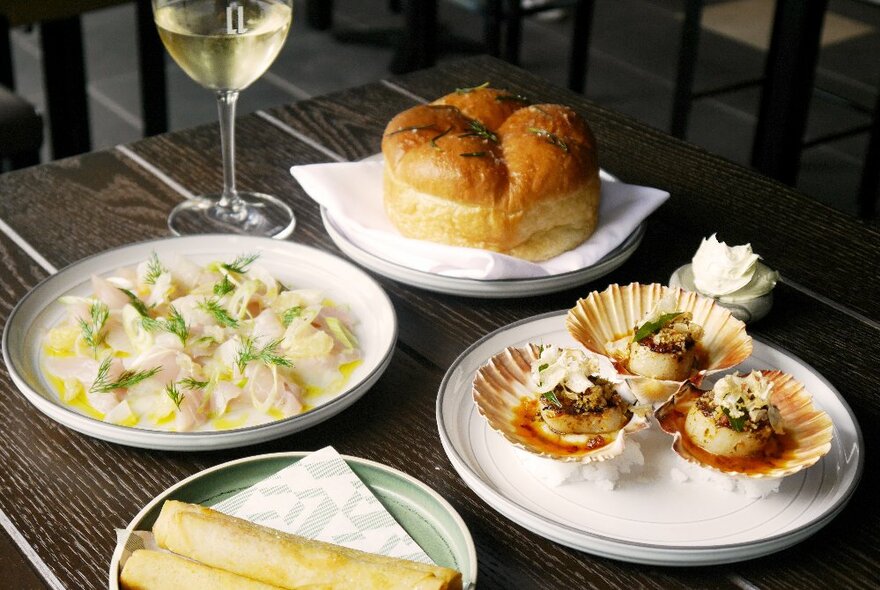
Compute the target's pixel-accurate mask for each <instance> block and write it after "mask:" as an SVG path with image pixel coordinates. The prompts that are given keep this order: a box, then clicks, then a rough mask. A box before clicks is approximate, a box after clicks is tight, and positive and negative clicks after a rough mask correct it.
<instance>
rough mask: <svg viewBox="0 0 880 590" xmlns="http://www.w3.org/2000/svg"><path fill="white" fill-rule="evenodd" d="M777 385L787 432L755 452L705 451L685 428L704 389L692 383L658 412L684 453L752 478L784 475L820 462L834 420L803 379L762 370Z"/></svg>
mask: <svg viewBox="0 0 880 590" xmlns="http://www.w3.org/2000/svg"><path fill="white" fill-rule="evenodd" d="M761 373H762V374H763V376H764V378H765V379H766V380H767V381H769V382H770V383H771V385H772V390H771V392H770V403H771V404H773V405H774V406H776V408H777V409H778V410H779V417H780V418H781V422H782V425H783V428H784V434H781V435H780V434H774V435H773V438H771V440H770V441H768V443H767V445H766V447H765V450H764V452H763V453H761V454H758V455H754V456H750V457H723V456H720V455H715V454H712V453H709V452H707V451H705V450H704V449H702V448H700V447H699V446H697V444H696V443H695V442H694V441H692V440H691V438H690V436H689V435H688V433H687V431H686V430H685V421H686V418H687V414H688V412H689V411H690V408H691V406H692V405H693V403H694V402H695V400H696V399H697V398H698V397H699V396H700V395H701V394H702V393H703V391H702V390H700V389H697V388H696V387H694V386H693V385H692V384H691V383H685V384H683V385H682V387H681V389H680V390H679V391H677V392H676V393H675V395H673V396H672V398H671V399H670V400H669V401H667V402H666V403H665V404H663V405H662V406H660V408H658V409H657V411H656V412H655V414H654V415H655V417H656V419H657V422H658V423H659V424H660V428H662V429H663V430H664V431H665V432H668V433H669V434H671V435H673V436H674V440H673V443H672V449H673V450H674V451H675V452H676V453H677V454H678V455H679V456H680V457H682V458H683V459H685V460H686V461H688V462H690V463H695V464H697V465H700V466H701V467H706V468H709V469H712V470H714V471H719V472H721V473H725V474H727V475H734V476H747V477H751V478H779V477H785V476H788V475H792V474H794V473H797V472H798V471H800V470H801V469H806V468H807V467H810V466H812V465H813V464H815V463H816V462H817V461H818V460H819V459H821V458H822V457H823V456H824V455H825V454H827V453H828V451H829V450H831V438H832V436H833V430H834V425H833V424H832V422H831V418H830V417H829V416H828V414H826V413H825V412H823V411H822V410H819V409H817V408H815V407H814V406H813V401H812V396H811V395H810V394H809V393H808V392H807V391H806V390H805V389H804V386H803V384H802V383H800V382H799V381H797V380H796V379H794V378H793V377H792V376H791V375H789V374H787V373H783V372H781V371H761Z"/></svg>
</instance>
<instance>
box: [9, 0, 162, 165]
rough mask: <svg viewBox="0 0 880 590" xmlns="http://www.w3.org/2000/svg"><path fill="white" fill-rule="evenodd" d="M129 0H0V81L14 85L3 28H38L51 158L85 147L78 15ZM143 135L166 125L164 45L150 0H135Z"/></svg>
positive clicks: (87, 141)
mask: <svg viewBox="0 0 880 590" xmlns="http://www.w3.org/2000/svg"><path fill="white" fill-rule="evenodd" d="M131 1H132V0H0V84H3V85H5V86H7V87H8V88H11V89H14V88H15V80H14V73H13V68H12V59H11V55H12V48H11V44H10V39H9V28H10V27H15V26H20V25H36V26H38V27H39V29H40V48H41V50H42V60H43V63H42V67H43V80H44V88H45V94H46V110H47V114H48V117H49V125H50V130H51V131H50V137H51V146H52V157H53V158H62V157H65V156H71V155H74V154H79V153H82V152H87V151H89V150H90V149H91V145H92V144H91V133H90V130H89V109H88V99H87V95H86V70H85V62H84V58H83V39H82V25H81V22H80V15H81V14H83V13H85V12H88V11H91V10H97V9H100V8H106V7H108V6H113V5H116V4H120V3H124V2H131ZM136 4H137V15H138V16H137V35H138V53H139V59H140V90H141V111H142V115H143V128H144V135H153V134H156V133H162V132H164V131H166V130H167V129H168V114H167V96H166V95H167V91H166V84H165V50H164V48H163V47H162V44H161V41H160V40H159V36H158V33H157V32H156V27H155V25H154V24H153V15H152V8H151V5H150V0H136Z"/></svg>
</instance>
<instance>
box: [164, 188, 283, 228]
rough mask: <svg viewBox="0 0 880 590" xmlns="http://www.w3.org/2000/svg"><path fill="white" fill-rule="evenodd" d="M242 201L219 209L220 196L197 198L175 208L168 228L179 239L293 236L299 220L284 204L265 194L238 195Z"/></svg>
mask: <svg viewBox="0 0 880 590" xmlns="http://www.w3.org/2000/svg"><path fill="white" fill-rule="evenodd" d="M238 196H239V197H240V198H241V200H242V201H243V202H241V203H239V204H237V206H236V207H220V206H219V205H218V202H219V201H220V196H219V195H207V196H204V197H195V198H192V199H187V200H186V201H184V202H182V203H181V204H179V205H178V206H177V207H175V208H174V209H173V210H172V211H171V214H170V215H169V216H168V229H170V230H171V233H173V234H174V235H177V236H187V235H195V234H217V233H219V234H230V233H231V234H244V235H249V236H265V237H269V238H277V239H283V238H286V237H287V236H289V235H290V234H291V233H293V228H294V226H295V225H296V219H295V218H294V216H293V211H291V209H290V207H288V206H287V205H286V204H285V203H284V202H282V201H281V200H279V199H278V198H276V197H273V196H272V195H266V194H263V193H244V192H241V193H238Z"/></svg>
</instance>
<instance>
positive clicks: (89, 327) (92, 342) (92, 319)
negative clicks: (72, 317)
mask: <svg viewBox="0 0 880 590" xmlns="http://www.w3.org/2000/svg"><path fill="white" fill-rule="evenodd" d="M109 317H110V308H109V307H108V306H107V304H106V303H104V302H103V301H93V302H92V303H91V304H90V305H89V321H86V320H84V319H82V318H80V319H79V328H80V330H82V337H83V340H85V342H86V344H88V345H89V347H90V348H91V349H92V352H93V353H94V354H95V355H96V356H97V354H98V346H100V345H101V343H102V342H104V334H102V330H103V329H104V324H106V323H107V318H109Z"/></svg>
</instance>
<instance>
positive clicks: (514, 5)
mask: <svg viewBox="0 0 880 590" xmlns="http://www.w3.org/2000/svg"><path fill="white" fill-rule="evenodd" d="M506 20H507V35H506V36H505V40H504V61H506V62H508V63H511V64H513V65H519V46H520V42H521V41H522V26H523V17H522V5H521V4H520V0H508V1H507V19H506Z"/></svg>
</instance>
